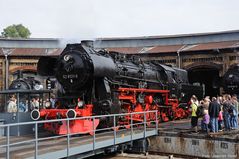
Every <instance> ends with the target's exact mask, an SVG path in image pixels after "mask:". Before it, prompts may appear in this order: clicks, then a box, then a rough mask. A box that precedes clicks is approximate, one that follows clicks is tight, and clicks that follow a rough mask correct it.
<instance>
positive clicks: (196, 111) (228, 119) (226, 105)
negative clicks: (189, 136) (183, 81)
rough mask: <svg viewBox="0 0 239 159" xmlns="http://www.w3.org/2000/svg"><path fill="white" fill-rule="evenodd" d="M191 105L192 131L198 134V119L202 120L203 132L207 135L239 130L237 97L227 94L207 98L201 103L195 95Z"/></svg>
mask: <svg viewBox="0 0 239 159" xmlns="http://www.w3.org/2000/svg"><path fill="white" fill-rule="evenodd" d="M190 103H191V110H192V115H191V125H192V131H194V132H198V119H201V130H202V131H203V132H207V133H208V132H213V133H216V132H218V131H223V130H225V131H230V130H232V129H237V128H238V107H239V104H238V100H237V96H236V95H232V96H231V95H229V94H225V95H223V96H218V97H212V98H211V99H210V97H209V96H207V97H205V98H204V99H203V100H201V101H198V99H197V97H196V96H195V95H193V96H192V97H191V100H190Z"/></svg>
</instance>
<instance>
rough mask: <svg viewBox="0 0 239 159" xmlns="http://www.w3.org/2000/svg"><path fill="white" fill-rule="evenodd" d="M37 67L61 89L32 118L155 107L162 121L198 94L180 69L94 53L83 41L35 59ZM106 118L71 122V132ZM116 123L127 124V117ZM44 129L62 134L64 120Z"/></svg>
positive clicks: (137, 117) (185, 112)
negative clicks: (51, 104)
mask: <svg viewBox="0 0 239 159" xmlns="http://www.w3.org/2000/svg"><path fill="white" fill-rule="evenodd" d="M37 69H38V73H39V75H42V76H48V77H55V78H56V79H57V81H58V82H59V83H60V85H61V89H60V91H59V92H60V93H59V95H58V99H57V102H56V108H55V109H47V108H46V109H41V110H40V111H38V110H34V111H33V112H32V118H33V119H35V120H37V119H39V118H43V119H56V118H67V117H68V118H74V117H77V116H91V115H104V114H114V113H128V112H141V111H147V110H158V117H159V119H160V120H161V121H168V120H169V119H177V118H183V117H185V116H187V115H188V113H189V111H188V109H187V102H188V101H189V98H190V97H191V95H192V94H195V95H196V96H198V97H199V98H202V95H203V89H202V87H201V86H193V85H191V84H189V83H188V78H187V72H186V71H185V70H182V69H179V68H174V67H169V66H166V65H162V64H159V63H157V62H155V61H154V62H147V63H145V62H142V60H141V59H140V58H139V57H137V56H128V55H125V54H122V53H118V52H107V51H105V50H99V51H96V50H95V49H94V48H93V47H92V43H91V42H89V41H87V42H84V43H81V44H68V45H67V46H66V48H65V49H64V50H63V52H62V53H61V55H60V56H59V57H49V56H46V57H41V58H40V60H39V62H38V68H37ZM153 118H155V116H147V119H146V120H150V119H153ZM111 120H112V119H107V118H106V119H104V120H101V121H98V120H95V121H94V122H95V123H93V121H89V120H87V119H85V120H75V121H74V124H72V127H71V132H73V133H74V132H81V133H84V132H86V133H87V132H89V131H91V130H92V129H95V128H96V127H97V126H100V127H105V126H110V125H111V124H112V121H111ZM133 120H134V121H136V122H137V121H143V116H141V115H135V116H133ZM117 121H118V123H119V124H127V123H129V118H127V116H126V117H124V118H117ZM93 125H94V126H95V127H93ZM45 128H46V129H48V130H50V131H54V133H57V134H65V133H66V132H67V130H66V123H65V122H62V123H61V124H58V125H52V124H51V123H49V124H48V125H45Z"/></svg>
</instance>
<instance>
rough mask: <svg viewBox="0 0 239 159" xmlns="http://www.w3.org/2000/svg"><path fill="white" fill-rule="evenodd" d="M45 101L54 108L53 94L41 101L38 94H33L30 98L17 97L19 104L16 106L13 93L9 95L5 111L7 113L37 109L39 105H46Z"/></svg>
mask: <svg viewBox="0 0 239 159" xmlns="http://www.w3.org/2000/svg"><path fill="white" fill-rule="evenodd" d="M46 101H49V102H50V103H51V107H52V108H54V105H55V96H54V95H51V97H50V99H47V100H44V101H42V99H40V98H39V95H35V96H32V97H31V100H28V99H26V98H20V99H19V106H17V99H16V96H15V94H12V95H10V96H9V100H8V102H7V112H8V113H16V112H17V111H18V112H28V111H31V110H33V109H39V108H40V106H41V105H42V107H44V106H45V105H46Z"/></svg>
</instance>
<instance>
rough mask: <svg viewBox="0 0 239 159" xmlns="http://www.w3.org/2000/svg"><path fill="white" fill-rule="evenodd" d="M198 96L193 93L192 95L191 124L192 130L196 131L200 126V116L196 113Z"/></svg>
mask: <svg viewBox="0 0 239 159" xmlns="http://www.w3.org/2000/svg"><path fill="white" fill-rule="evenodd" d="M196 102H197V98H196V96H195V95H193V96H192V97H191V109H192V115H191V126H192V130H193V131H194V132H197V126H198V117H197V114H196V111H197V104H196Z"/></svg>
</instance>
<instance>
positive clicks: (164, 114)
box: [32, 88, 188, 134]
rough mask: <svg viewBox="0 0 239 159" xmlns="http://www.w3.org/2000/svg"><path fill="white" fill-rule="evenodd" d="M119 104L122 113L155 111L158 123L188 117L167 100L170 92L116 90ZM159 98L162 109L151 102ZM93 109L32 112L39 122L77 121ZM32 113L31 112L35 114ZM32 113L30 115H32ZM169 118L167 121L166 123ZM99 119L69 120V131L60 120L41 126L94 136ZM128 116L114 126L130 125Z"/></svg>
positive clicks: (137, 117)
mask: <svg viewBox="0 0 239 159" xmlns="http://www.w3.org/2000/svg"><path fill="white" fill-rule="evenodd" d="M118 92H119V96H118V98H119V101H120V102H121V103H122V104H121V110H123V113H132V112H143V111H149V110H158V114H157V116H158V120H159V121H164V122H167V121H169V120H170V119H182V118H185V117H187V116H188V113H187V112H186V111H185V110H183V109H182V108H179V107H178V106H179V102H178V99H171V98H169V90H154V89H144V88H119V89H118ZM139 94H144V101H143V102H142V103H139V102H138V100H137V97H138V95H139ZM159 95H160V96H161V97H162V99H163V101H162V105H159V104H157V103H155V102H154V98H155V97H156V96H159ZM92 110H93V105H92V104H88V105H85V106H84V107H82V108H79V107H78V106H75V109H41V110H40V111H38V110H34V111H35V113H36V114H37V117H35V120H37V119H39V118H42V119H46V120H48V119H57V117H58V119H59V117H60V118H76V117H87V116H92V115H93V113H92ZM34 111H33V112H34ZM33 112H32V113H33ZM155 118H156V116H155V113H152V114H147V115H146V121H150V120H155ZM169 118H170V119H169ZM132 120H133V122H143V121H144V114H135V115H133V116H132ZM99 122H100V121H99V119H95V120H94V121H93V120H91V119H75V120H70V122H69V130H67V122H66V121H65V120H63V121H62V122H61V123H59V122H48V123H44V128H45V129H46V130H48V131H50V132H53V133H54V134H67V133H68V131H69V133H82V134H84V133H90V134H92V133H93V130H95V129H96V128H97V126H98V125H99ZM130 122H131V116H124V118H123V119H121V120H120V121H119V122H118V125H117V126H122V125H124V126H126V128H129V126H128V127H127V125H130Z"/></svg>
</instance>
